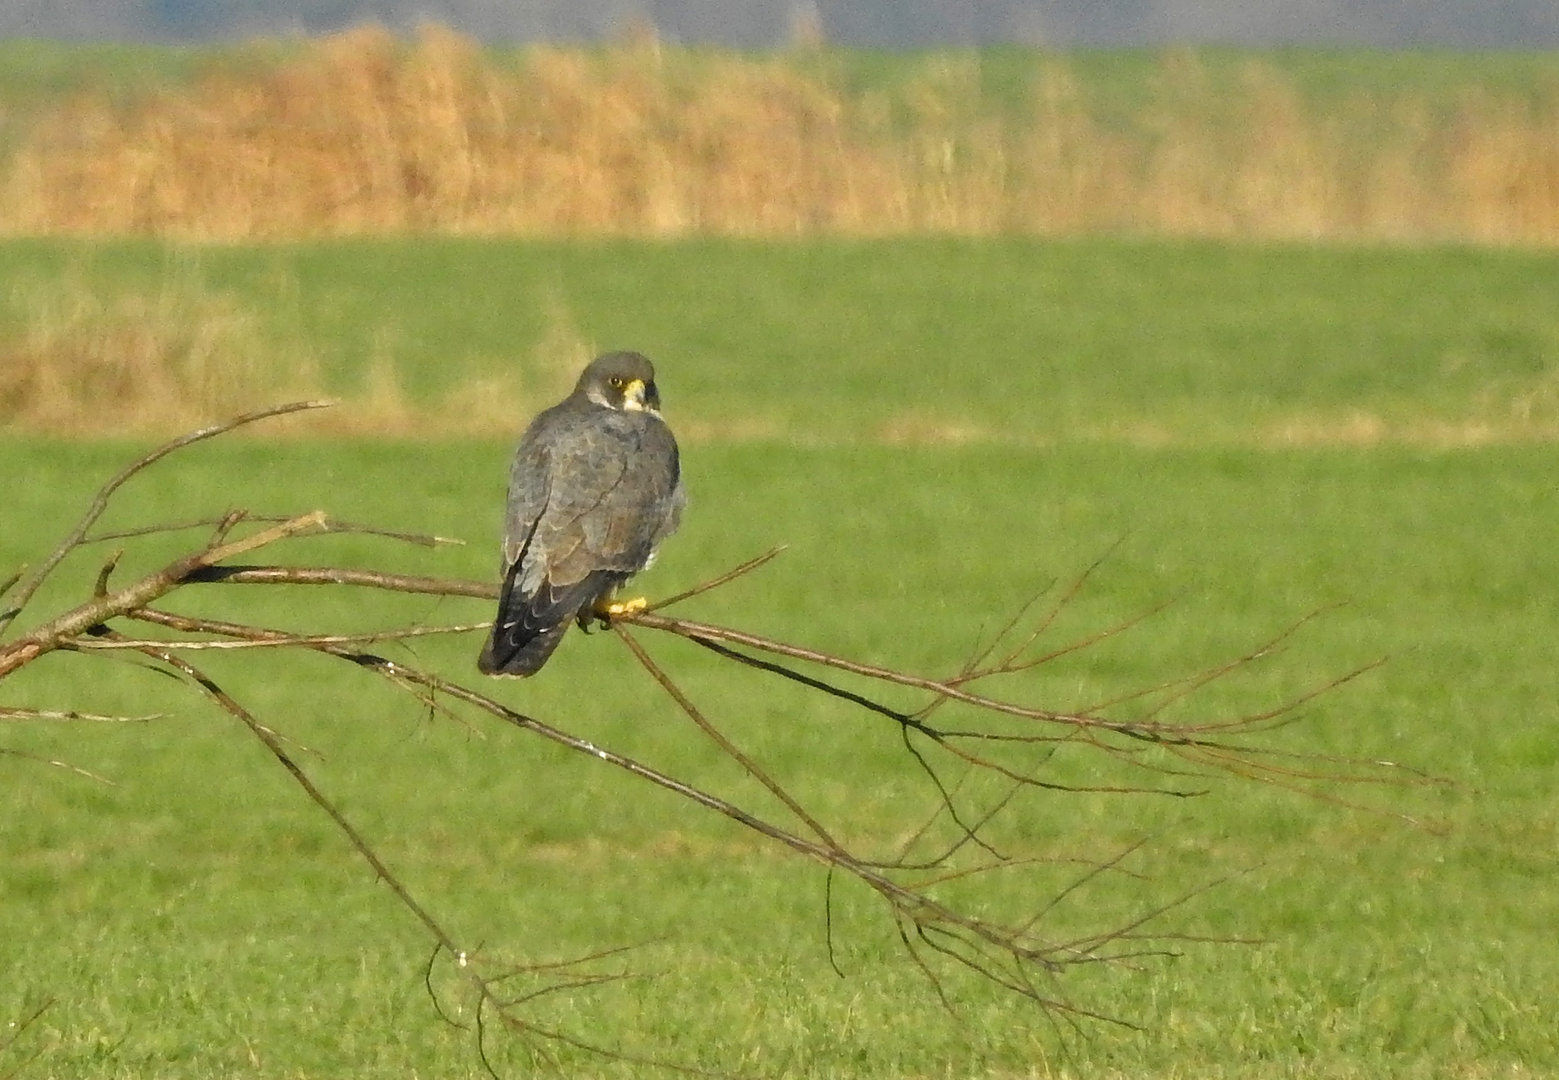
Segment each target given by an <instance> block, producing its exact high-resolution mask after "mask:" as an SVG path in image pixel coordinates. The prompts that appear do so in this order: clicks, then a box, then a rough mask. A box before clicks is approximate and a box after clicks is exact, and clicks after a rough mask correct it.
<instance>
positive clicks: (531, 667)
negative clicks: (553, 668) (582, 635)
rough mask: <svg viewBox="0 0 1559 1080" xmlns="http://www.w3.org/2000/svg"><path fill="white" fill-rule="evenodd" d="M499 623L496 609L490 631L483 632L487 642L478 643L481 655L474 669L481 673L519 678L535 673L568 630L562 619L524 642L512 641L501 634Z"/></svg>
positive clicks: (500, 623) (501, 617)
mask: <svg viewBox="0 0 1559 1080" xmlns="http://www.w3.org/2000/svg"><path fill="white" fill-rule="evenodd" d="M503 623H504V620H503V615H502V613H500V614H499V616H498V619H497V620H496V621H495V622H494V623H493V629H492V633H490V634H488V635H487V644H486V645H483V646H482V655H480V656H478V657H477V658H476V667H477V670H478V671H480V672H481V673H482V674H483V675H498V676H508V677H510V678H517V679H522V678H524V677H525V676H527V675H534V674H536V672H538V671H540V670H541V666H542V665H543V664H545V663H546V662H547V658H548V657H549V656H551V655H552V653H553V652H554V651H555V650H556V649H557V647H558V644H559V643H560V642H561V641H562V640H563V634H564V632H566V631H567V630H568V623H563V624H562V625H560V626H551V627H548V628H547V629H545V630H542V631H541V632H539V633H537V634H536V635H535V636H533V637H531V638H530V639H529V640H527V641H525V642H516V641H515V640H514V638H513V637H511V636H506V635H505V634H504V625H503Z"/></svg>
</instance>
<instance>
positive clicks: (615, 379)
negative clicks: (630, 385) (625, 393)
mask: <svg viewBox="0 0 1559 1080" xmlns="http://www.w3.org/2000/svg"><path fill="white" fill-rule="evenodd" d="M606 381H607V383H608V384H609V385H610V386H611V388H612V389H613V390H621V389H622V388H623V384H624V380H623V377H622V376H621V375H613V376H612V377H611V378H610V379H607V380H606Z"/></svg>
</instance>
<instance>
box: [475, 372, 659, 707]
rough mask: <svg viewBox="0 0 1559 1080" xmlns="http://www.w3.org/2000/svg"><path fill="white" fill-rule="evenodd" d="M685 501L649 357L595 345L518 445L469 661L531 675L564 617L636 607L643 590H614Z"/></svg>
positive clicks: (643, 563) (488, 670)
mask: <svg viewBox="0 0 1559 1080" xmlns="http://www.w3.org/2000/svg"><path fill="white" fill-rule="evenodd" d="M686 501H687V496H686V494H685V493H684V492H683V489H682V474H681V466H680V463H679V461H678V457H677V441H676V439H675V438H673V437H672V434H671V429H670V428H668V427H667V426H666V424H665V421H663V420H662V419H661V418H660V393H659V391H658V390H657V389H656V387H655V369H654V367H653V366H651V364H650V362H649V360H648V359H646V358H645V357H643V356H641V355H640V354H638V353H635V352H611V353H607V354H605V355H604V356H599V357H597V358H596V359H595V360H593V361H591V363H590V365H589V366H588V367H586V368H585V370H584V373H583V374H581V375H580V376H579V382H578V383H577V384H576V385H575V386H574V392H573V393H571V394H569V396H568V397H566V398H564V399H563V400H562V401H561V402H559V403H558V404H556V405H554V406H552V408H550V409H547V410H546V411H545V412H542V413H541V414H540V415H538V416H537V417H536V418H535V419H534V420H532V421H531V424H530V427H528V428H527V429H526V430H525V434H524V435H523V436H522V437H521V438H520V445H519V449H517V450H516V451H515V454H514V464H513V465H512V467H511V468H510V470H509V503H508V510H507V513H506V515H505V520H504V537H503V591H502V593H501V594H500V598H499V600H498V616H497V618H496V619H495V620H494V621H493V629H492V633H491V634H490V635H489V636H488V639H487V644H486V646H485V647H484V648H483V649H482V655H481V656H480V657H479V658H478V659H477V667H478V669H480V670H481V672H482V673H483V674H484V675H500V676H513V677H524V676H527V675H534V674H535V673H536V672H537V671H540V670H541V666H542V665H543V664H545V663H546V662H547V658H548V657H550V656H551V655H552V652H553V650H555V649H556V648H557V647H558V643H559V642H560V641H562V640H563V634H564V632H565V631H567V630H568V624H569V622H571V621H573V622H577V623H578V624H579V626H580V629H582V630H583V629H588V628H589V623H590V620H591V619H592V618H609V617H610V616H612V615H618V614H622V613H623V612H625V611H636V610H642V609H643V607H644V601H643V600H642V599H638V600H632V601H629V602H627V603H622V604H618V603H613V597H614V596H615V594H616V592H617V589H618V588H619V587H620V586H621V585H622V584H623V583H624V582H626V581H627V580H628V579H629V578H631V577H632V576H633V575H634V574H636V573H638V572H639V571H640V570H643V569H644V568H645V567H647V566H649V565H650V563H651V562H652V561H653V560H654V558H655V551H656V549H657V548H658V547H659V546H660V543H661V541H662V540H664V539H666V537H668V536H670V535H671V534H672V532H673V531H674V530H675V529H676V527H677V524H678V522H679V521H680V519H681V516H682V507H683V505H684V504H685V503H686Z"/></svg>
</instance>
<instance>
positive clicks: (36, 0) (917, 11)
mask: <svg viewBox="0 0 1559 1080" xmlns="http://www.w3.org/2000/svg"><path fill="white" fill-rule="evenodd" d="M369 20H372V21H378V22H383V23H385V24H386V25H389V26H394V27H401V28H405V27H410V26H414V25H416V24H417V23H420V22H428V21H436V22H441V23H444V24H446V25H448V26H451V27H453V28H455V29H457V30H459V31H460V32H461V33H465V34H470V35H472V36H475V37H479V38H481V39H483V40H485V41H491V42H531V41H590V40H599V39H602V38H609V37H612V36H615V35H620V34H623V33H626V32H633V30H634V28H636V27H642V26H653V27H655V28H656V30H657V31H658V32H659V33H660V34H662V35H664V36H665V37H666V38H667V39H668V40H675V41H681V42H689V43H693V42H697V43H713V44H720V45H734V46H741V47H747V48H752V47H772V46H775V45H780V44H784V43H786V42H787V41H794V40H796V39H797V38H802V39H808V38H824V39H826V40H828V41H833V42H837V43H839V44H842V45H851V46H858V47H866V48H905V47H926V46H934V45H976V44H995V43H1003V42H1005V43H1016V44H1025V45H1051V46H1061V47H1074V46H1142V45H1162V44H1166V43H1181V44H1191V43H1209V44H1210V43H1222V44H1234V45H1284V44H1318V43H1331V44H1352V45H1368V46H1372V47H1384V48H1404V47H1415V48H1417V47H1454V48H1502V49H1505V48H1514V49H1532V48H1542V47H1546V46H1551V45H1553V44H1554V43H1555V42H1559V5H1556V4H1554V3H1553V2H1552V0H1108V2H1105V3H1095V2H1090V0H790V2H789V3H788V4H787V3H786V2H785V0H531V2H527V3H514V2H511V0H442V2H438V0H271V2H268V3H252V2H248V3H246V2H244V0H61V2H57V3H56V2H46V0H7V2H6V3H4V4H0V35H10V36H36V37H65V38H113V39H126V40H137V41H188V40H197V39H209V38H218V37H228V36H232V35H234V34H257V33H265V34H273V33H322V32H331V31H335V30H340V29H342V28H344V27H346V26H348V25H351V24H353V23H357V22H363V21H369Z"/></svg>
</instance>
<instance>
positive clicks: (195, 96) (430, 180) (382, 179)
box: [0, 26, 1559, 245]
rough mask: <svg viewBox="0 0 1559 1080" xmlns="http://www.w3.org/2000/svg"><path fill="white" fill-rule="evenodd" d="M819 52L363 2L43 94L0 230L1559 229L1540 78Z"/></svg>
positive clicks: (1336, 233) (1407, 233)
mask: <svg viewBox="0 0 1559 1080" xmlns="http://www.w3.org/2000/svg"><path fill="white" fill-rule="evenodd" d="M833 70H834V69H833V67H832V66H831V65H830V62H829V60H828V56H827V54H826V53H819V52H817V51H816V50H808V51H805V52H803V53H801V54H797V55H792V56H786V57H774V58H767V59H765V58H753V57H745V58H744V57H737V56H710V55H704V54H695V53H687V52H679V51H676V50H667V49H662V48H660V47H659V46H658V45H656V44H655V43H654V42H653V41H647V42H637V43H630V44H626V45H621V46H618V47H614V48H612V49H608V50H605V51H585V50H569V49H559V48H544V49H535V50H532V51H530V52H528V53H526V54H525V55H524V56H523V58H522V59H521V60H520V61H518V62H513V63H511V62H507V61H505V60H503V59H502V58H500V57H497V56H495V55H493V54H488V53H484V52H483V51H481V50H480V49H478V48H477V47H476V46H474V45H473V44H471V43H470V42H467V41H465V40H463V39H461V38H459V37H458V36H456V35H454V34H453V33H451V32H449V31H448V30H445V29H442V28H439V27H436V26H430V27H426V28H424V29H423V30H422V31H421V33H420V34H419V35H418V37H417V38H416V39H415V40H414V41H411V42H402V41H398V40H396V39H395V38H393V37H392V36H390V35H389V34H388V33H387V32H385V31H384V30H382V29H378V28H373V27H365V28H360V29H357V30H353V31H350V32H348V33H345V34H342V35H338V36H336V37H332V38H327V39H323V40H321V41H318V42H315V43H311V44H309V45H307V46H305V47H304V48H302V49H301V50H298V51H295V52H293V53H291V54H285V55H284V54H282V53H277V54H276V55H275V56H274V57H272V58H271V59H270V60H268V61H267V62H266V63H261V64H254V65H248V66H246V67H245V68H244V69H243V70H242V71H229V72H226V73H222V72H216V73H213V74H211V75H209V76H208V77H206V78H204V79H203V80H201V81H198V82H197V83H195V84H192V85H189V86H187V87H185V88H184V89H182V90H178V91H162V92H160V93H159V94H157V95H155V96H150V97H147V98H144V99H142V100H140V101H139V102H136V103H130V104H123V103H116V102H112V101H109V100H107V99H104V98H101V97H93V96H92V95H90V94H87V95H83V96H78V97H76V98H74V99H72V100H70V101H67V102H62V103H60V104H59V105H58V107H57V108H55V109H54V110H53V111H52V112H51V113H49V114H48V115H46V116H45V117H43V118H42V119H39V120H37V121H36V122H34V123H33V124H32V125H31V127H30V128H29V129H28V130H27V131H25V132H22V133H20V134H19V135H18V137H17V138H16V140H15V141H14V145H13V149H12V150H11V152H10V155H9V160H8V161H5V162H0V168H3V170H4V172H3V175H0V194H3V196H4V198H3V200H0V232H6V233H10V234H103V233H109V234H149V235H158V236H179V237H197V238H208V239H229V240H233V239H250V238H268V237H276V238H284V237H300V236H328V235H344V234H362V233H407V232H458V233H482V234H504V235H532V236H534V235H569V234H578V233H607V234H614V235H635V236H682V235H697V234H722V235H753V236H806V235H817V234H848V235H873V234H878V235H880V234H902V233H918V232H933V233H951V234H972V235H989V234H997V233H1007V232H1017V233H1043V234H1058V233H1082V232H1090V231H1130V232H1145V233H1163V234H1171V235H1195V236H1217V237H1240V238H1258V239H1271V238H1299V239H1316V240H1343V241H1359V240H1382V239H1384V240H1440V239H1454V240H1460V241H1471V242H1477V243H1490V244H1530V245H1547V244H1553V243H1555V242H1556V241H1559V97H1556V96H1554V95H1553V94H1549V95H1548V96H1546V97H1545V96H1544V95H1545V92H1544V91H1543V90H1542V88H1541V87H1534V88H1533V89H1532V92H1531V93H1528V94H1525V95H1524V96H1520V95H1513V93H1512V92H1509V91H1505V92H1495V91H1493V90H1488V89H1481V88H1478V87H1475V86H1469V88H1467V89H1465V90H1464V91H1459V92H1458V93H1459V95H1460V100H1459V102H1458V103H1457V104H1456V106H1455V107H1454V108H1451V109H1449V110H1448V109H1446V108H1444V107H1443V102H1442V103H1430V102H1428V101H1426V100H1425V99H1424V98H1423V97H1422V95H1420V94H1416V93H1415V92H1411V91H1402V92H1391V91H1372V92H1369V93H1362V92H1361V93H1358V94H1355V95H1354V98H1353V100H1351V101H1348V102H1346V103H1344V104H1343V105H1342V106H1341V107H1337V106H1335V105H1327V106H1324V107H1323V106H1321V105H1318V104H1317V103H1316V102H1314V101H1311V100H1308V99H1306V97H1305V96H1304V95H1303V94H1301V93H1300V91H1299V90H1298V89H1297V88H1296V85H1295V84H1294V81H1293V80H1292V78H1291V77H1289V76H1288V75H1286V74H1285V73H1283V72H1282V71H1280V70H1278V69H1277V68H1276V67H1274V66H1272V65H1270V64H1267V63H1263V62H1260V61H1254V60H1253V61H1250V62H1248V63H1247V64H1246V66H1245V67H1244V69H1243V70H1242V71H1241V72H1240V73H1239V74H1238V78H1237V80H1236V81H1237V85H1236V86H1235V87H1234V88H1233V89H1232V90H1231V89H1230V88H1229V87H1227V86H1224V85H1222V84H1221V83H1220V82H1219V81H1218V80H1215V79H1210V78H1209V73H1208V69H1207V67H1206V66H1205V64H1204V63H1203V61H1202V60H1201V59H1199V58H1198V56H1197V55H1196V54H1194V53H1189V52H1171V53H1168V54H1166V55H1165V56H1164V57H1163V58H1162V60H1161V62H1160V66H1159V70H1158V74H1157V77H1156V83H1155V85H1154V86H1153V87H1152V93H1151V95H1150V98H1151V100H1150V101H1149V103H1148V104H1146V105H1145V106H1143V107H1142V108H1141V109H1140V110H1139V112H1138V114H1137V115H1134V116H1132V117H1129V118H1127V119H1126V120H1125V122H1121V119H1120V118H1119V117H1115V118H1113V119H1110V118H1107V110H1105V109H1104V108H1103V107H1102V105H1101V104H1100V103H1099V102H1097V101H1095V100H1093V98H1094V97H1095V96H1096V95H1095V94H1094V93H1093V92H1092V91H1091V90H1090V89H1089V87H1088V86H1087V85H1086V83H1085V81H1084V80H1081V79H1080V78H1079V77H1078V75H1077V74H1076V72H1075V71H1074V70H1073V69H1072V68H1071V67H1070V66H1069V65H1068V63H1067V62H1066V60H1065V59H1064V58H1060V57H1049V58H1045V59H1043V60H1039V61H1036V65H1035V71H1036V75H1035V77H1034V79H1033V85H1032V86H1031V88H1030V91H1029V102H1028V105H1027V106H1026V107H1025V108H1022V109H1013V108H1010V107H1005V108H1004V107H998V105H997V104H996V103H995V102H994V101H993V100H991V99H990V95H988V94H987V93H985V92H984V91H982V88H981V86H982V84H981V77H980V76H981V71H980V58H979V57H978V55H976V54H968V55H965V56H957V55H936V56H932V57H930V58H929V59H927V60H926V61H925V62H924V70H923V71H922V72H921V73H920V75H919V76H918V77H915V78H913V79H910V80H909V81H908V82H907V83H906V84H905V85H903V86H900V87H896V88H894V89H867V90H857V89H854V88H853V87H850V86H849V85H848V84H847V82H846V80H845V79H843V78H839V77H836V76H835V75H833V74H831V72H832V71H833Z"/></svg>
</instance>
